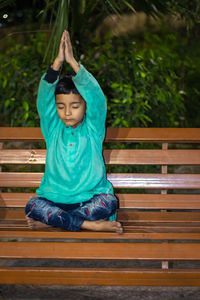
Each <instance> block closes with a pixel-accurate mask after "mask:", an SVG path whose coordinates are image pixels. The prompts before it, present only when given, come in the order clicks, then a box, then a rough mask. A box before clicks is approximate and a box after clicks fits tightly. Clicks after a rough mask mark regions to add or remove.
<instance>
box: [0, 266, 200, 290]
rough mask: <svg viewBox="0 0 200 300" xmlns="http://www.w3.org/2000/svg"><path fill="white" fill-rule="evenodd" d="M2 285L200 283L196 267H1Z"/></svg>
mask: <svg viewBox="0 0 200 300" xmlns="http://www.w3.org/2000/svg"><path fill="white" fill-rule="evenodd" d="M0 283H1V284H47V285H49V284H58V285H87V286H90V285H105V286H200V271H199V270H197V269H189V270H184V269H174V270H159V269H134V270H133V269H128V268H124V269H122V268H119V269H114V268H97V269H72V268H60V269H56V268H45V267H41V268H38V267H28V268H25V267H14V268H13V269H12V270H10V269H9V268H5V267H0Z"/></svg>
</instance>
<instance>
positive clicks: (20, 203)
mask: <svg viewBox="0 0 200 300" xmlns="http://www.w3.org/2000/svg"><path fill="white" fill-rule="evenodd" d="M115 195H116V197H117V198H118V199H119V207H120V208H123V209H124V208H127V209H134V208H135V209H200V194H165V195H163V194H119V193H116V194H115ZM31 197H37V194H36V193H0V207H7V208H9V207H13V208H14V207H21V208H22V207H25V205H26V203H27V202H28V201H29V200H30V198H31Z"/></svg>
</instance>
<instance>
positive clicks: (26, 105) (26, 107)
mask: <svg viewBox="0 0 200 300" xmlns="http://www.w3.org/2000/svg"><path fill="white" fill-rule="evenodd" d="M23 108H24V109H25V110H26V111H28V110H29V104H28V102H26V101H24V102H23Z"/></svg>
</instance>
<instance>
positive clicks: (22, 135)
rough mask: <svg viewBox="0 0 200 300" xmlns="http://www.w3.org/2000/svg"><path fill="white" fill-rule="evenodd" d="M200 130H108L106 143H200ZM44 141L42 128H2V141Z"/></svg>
mask: <svg viewBox="0 0 200 300" xmlns="http://www.w3.org/2000/svg"><path fill="white" fill-rule="evenodd" d="M199 136H200V128H107V130H106V138H105V142H177V143H178V142H184V143H187V142H188V143H189V142H192V143H195V142H199ZM11 140H13V141H15V140H18V141H44V138H43V136H42V132H41V129H40V127H35V128H33V127H1V130H0V141H11Z"/></svg>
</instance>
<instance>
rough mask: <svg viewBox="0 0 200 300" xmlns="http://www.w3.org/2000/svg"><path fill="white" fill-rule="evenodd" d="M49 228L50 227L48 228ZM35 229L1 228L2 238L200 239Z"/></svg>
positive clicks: (191, 235)
mask: <svg viewBox="0 0 200 300" xmlns="http://www.w3.org/2000/svg"><path fill="white" fill-rule="evenodd" d="M47 230H48V229H47ZM47 230H46V231H39V230H38V231H33V230H30V229H28V228H26V229H24V230H17V229H16V228H13V229H12V230H0V238H28V239H51V238H52V239H57V240H58V239H81V240H84V239H103V240H107V239H109V240H121V239H122V240H127V239H129V240H130V239H134V240H146V239H147V240H200V233H191V232H189V233H186V232H184V233H182V232H178V233H177V232H176V233H173V232H172V233H169V232H167V233H166V232H165V233H159V232H147V233H141V232H125V233H123V234H121V235H119V234H116V233H113V232H92V231H91V232H90V231H81V232H70V231H62V230H60V231H47Z"/></svg>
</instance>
